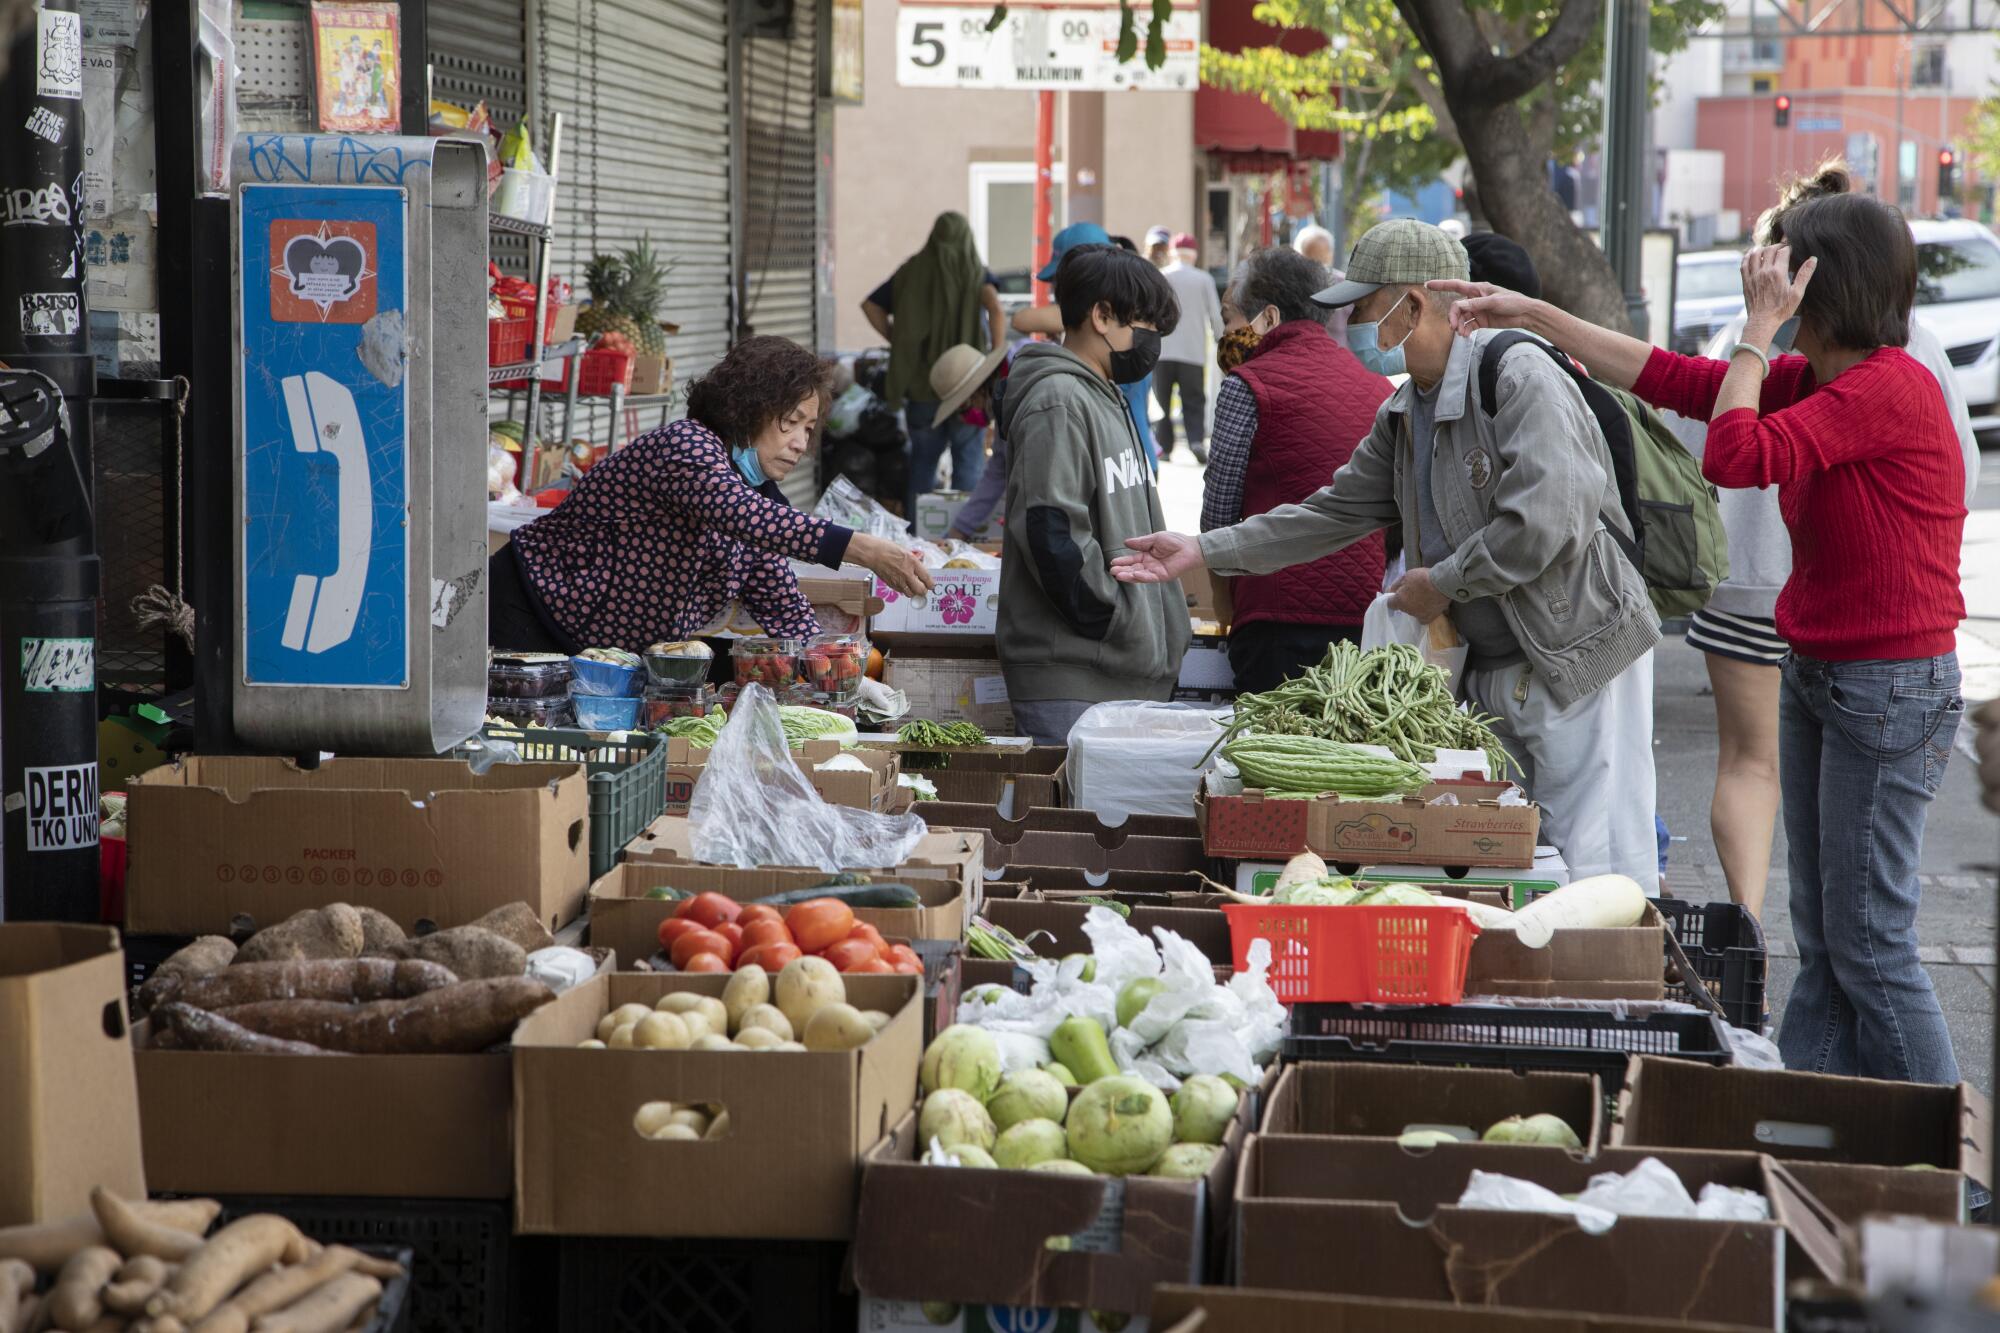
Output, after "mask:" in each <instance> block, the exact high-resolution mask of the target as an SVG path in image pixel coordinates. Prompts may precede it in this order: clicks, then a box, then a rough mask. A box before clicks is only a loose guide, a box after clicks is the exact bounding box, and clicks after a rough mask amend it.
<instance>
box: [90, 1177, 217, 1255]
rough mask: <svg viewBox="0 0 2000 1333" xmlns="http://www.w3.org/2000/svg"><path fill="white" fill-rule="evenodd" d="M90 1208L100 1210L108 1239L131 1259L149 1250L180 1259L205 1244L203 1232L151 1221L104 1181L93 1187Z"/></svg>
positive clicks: (100, 1222)
mask: <svg viewBox="0 0 2000 1333" xmlns="http://www.w3.org/2000/svg"><path fill="white" fill-rule="evenodd" d="M90 1208H91V1211H92V1212H94V1213H96V1214H97V1221H98V1225H100V1226H102V1227H103V1228H104V1238H105V1240H107V1241H108V1242H110V1244H112V1245H113V1246H115V1247H116V1248H117V1250H118V1252H119V1253H120V1254H122V1255H124V1256H125V1257H126V1258H128V1259H131V1258H136V1257H138V1256H139V1255H142V1254H150V1255H152V1256H153V1257H154V1258H156V1259H165V1260H166V1261H167V1262H169V1263H179V1262H180V1261H181V1260H183V1259H185V1258H187V1257H188V1256H189V1255H190V1254H193V1253H194V1252H195V1251H196V1250H198V1249H200V1248H201V1247H202V1244H203V1242H202V1239H201V1237H200V1236H194V1235H190V1234H188V1233H187V1232H185V1231H177V1230H175V1229H174V1228H172V1227H163V1226H161V1225H159V1224H158V1223H157V1222H148V1221H147V1220H146V1219H145V1218H143V1217H141V1216H140V1215H139V1214H138V1213H137V1212H135V1211H134V1210H133V1208H132V1206H131V1205H130V1204H128V1203H126V1202H125V1200H123V1199H121V1198H119V1197H118V1196H117V1195H116V1194H113V1193H112V1192H111V1191H110V1190H108V1189H105V1188H104V1186H102V1185H98V1186H96V1187H95V1188H93V1189H92V1190H91V1191H90ZM112 1267H114V1268H116V1267H117V1265H116V1264H114V1265H112Z"/></svg>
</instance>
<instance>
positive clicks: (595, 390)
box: [576, 347, 637, 398]
mask: <svg viewBox="0 0 2000 1333" xmlns="http://www.w3.org/2000/svg"><path fill="white" fill-rule="evenodd" d="M635 360H637V358H636V357H634V356H633V355H632V353H630V352H608V351H606V350H604V349H603V348H601V347H593V348H591V349H590V350H589V351H587V352H585V353H584V354H583V369H582V370H581V371H579V372H578V375H579V377H580V378H579V379H578V380H577V387H576V391H577V392H578V393H579V394H582V395H583V396H584V397H586V398H589V397H592V396H597V397H603V396H604V395H606V394H609V393H610V392H611V386H612V385H614V384H615V385H618V386H619V387H621V388H624V389H630V388H631V387H632V363H633V362H634V361H635Z"/></svg>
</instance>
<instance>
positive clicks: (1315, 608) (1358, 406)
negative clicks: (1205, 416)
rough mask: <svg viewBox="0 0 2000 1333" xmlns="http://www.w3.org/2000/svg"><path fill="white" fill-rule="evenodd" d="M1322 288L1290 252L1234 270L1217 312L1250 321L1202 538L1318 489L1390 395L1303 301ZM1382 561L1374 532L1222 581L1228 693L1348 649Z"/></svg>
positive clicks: (1225, 387)
mask: <svg viewBox="0 0 2000 1333" xmlns="http://www.w3.org/2000/svg"><path fill="white" fill-rule="evenodd" d="M1331 280H1332V279H1331V278H1330V277H1329V275H1328V273H1327V270H1326V269H1324V268H1322V267H1321V266H1320V265H1318V264H1315V263H1313V262H1312V261H1311V260H1310V259H1307V258H1306V257H1305V256H1304V255H1301V254H1299V253H1297V252H1296V251H1293V250H1289V249H1271V250H1262V251H1259V252H1258V253H1256V254H1254V255H1252V256H1251V257H1250V258H1249V259H1248V260H1246V261H1245V262H1244V264H1243V266H1242V267H1241V268H1240V269H1239V270H1238V271H1237V277H1236V281H1235V282H1234V283H1233V284H1232V285H1231V289H1230V293H1229V300H1228V302H1226V303H1225V304H1226V305H1233V306H1234V307H1235V309H1236V310H1238V311H1241V312H1243V314H1244V315H1249V316H1251V318H1250V320H1249V323H1248V325H1247V326H1245V327H1246V328H1247V330H1248V332H1249V336H1252V337H1255V339H1256V345H1255V346H1254V347H1253V348H1252V349H1251V351H1250V353H1249V356H1248V357H1247V358H1246V359H1245V360H1244V361H1243V362H1242V363H1240V364H1239V365H1237V367H1236V368H1235V370H1234V371H1233V372H1231V373H1230V374H1229V375H1227V376H1226V377H1225V378H1224V379H1223V381H1222V387H1221V389H1220V391H1219V392H1218V393H1217V394H1216V398H1215V430H1214V434H1213V438H1212V439H1211V441H1210V445H1209V456H1208V476H1207V482H1206V488H1205V490H1204V492H1203V496H1202V508H1201V527H1202V531H1204V532H1206V531H1208V530H1209V529H1211V528H1220V527H1227V526H1229V525H1230V524H1233V523H1236V522H1238V521H1240V520H1242V519H1246V518H1250V517H1252V516H1254V515H1257V514H1261V513H1263V512H1265V511H1266V510H1269V509H1276V508H1277V507H1278V506H1280V505H1287V504H1293V503H1296V502H1298V501H1300V500H1303V499H1305V498H1306V497H1307V496H1308V495H1311V494H1312V493H1313V492H1314V491H1316V490H1318V489H1319V488H1320V487H1322V486H1324V485H1326V484H1327V483H1328V482H1329V481H1331V480H1332V479H1333V474H1334V473H1335V472H1337V471H1339V470H1340V468H1341V465H1342V464H1344V463H1346V462H1347V459H1348V456H1349V455H1351V454H1352V453H1353V452H1354V448H1355V446H1356V445H1358V444H1360V443H1361V440H1362V437H1364V436H1365V435H1367V434H1368V432H1369V430H1370V428H1372V427H1373V426H1374V424H1375V413H1376V410H1377V409H1378V408H1380V407H1381V406H1382V403H1383V402H1384V401H1385V400H1386V399H1387V398H1388V397H1389V393H1390V390H1391V387H1392V386H1391V385H1390V383H1389V381H1388V380H1386V379H1384V378H1383V377H1382V376H1380V375H1376V374H1373V373H1371V372H1369V371H1367V370H1364V369H1362V367H1361V363H1360V362H1359V361H1357V360H1355V359H1354V354H1353V353H1352V352H1350V351H1348V350H1347V349H1346V348H1345V347H1343V346H1341V344H1340V343H1339V342H1338V341H1336V340H1335V339H1334V338H1333V337H1332V336H1331V335H1330V334H1329V333H1328V332H1327V319H1328V316H1329V315H1330V314H1331V313H1332V312H1330V311H1327V310H1322V309H1320V308H1319V307H1318V306H1316V305H1314V304H1313V303H1312V294H1313V293H1314V292H1316V291H1321V290H1323V289H1324V288H1325V287H1326V286H1327V285H1328V284H1329V283H1330V282H1331ZM1253 312H1254V313H1253ZM1231 337H1232V339H1233V340H1234V341H1236V342H1238V343H1240V342H1241V341H1244V340H1245V335H1243V334H1234V335H1231ZM1382 552H1383V540H1382V534H1381V533H1379V532H1378V533H1373V534H1371V535H1369V536H1368V537H1365V538H1363V539H1362V540H1360V541H1358V542H1356V543H1355V544H1354V545H1352V546H1350V547H1348V548H1347V549H1346V550H1343V551H1339V552H1336V553H1335V554H1333V555H1329V556H1325V557H1323V558H1321V559H1319V560H1315V561H1312V562H1311V563H1310V564H1304V565H1295V566H1293V567H1292V568H1290V569H1285V570H1280V571H1279V572H1278V573H1276V574H1267V575H1262V576H1259V577H1255V578H1239V579H1232V580H1231V581H1230V585H1231V587H1230V590H1231V594H1232V596H1233V599H1234V601H1235V606H1236V615H1235V619H1234V620H1233V621H1232V622H1231V626H1230V632H1229V664H1230V666H1231V668H1232V669H1233V670H1234V671H1235V673H1236V687H1237V688H1238V689H1239V690H1268V689H1270V688H1271V687H1272V686H1274V685H1276V684H1278V682H1280V681H1282V680H1284V679H1286V678H1287V677H1291V676H1296V675H1298V674H1299V673H1300V672H1301V671H1303V670H1304V669H1305V668H1306V667H1308V666H1312V665H1314V664H1316V663H1318V662H1319V661H1320V659H1321V658H1323V657H1325V656H1326V649H1327V645H1328V644H1330V643H1332V642H1333V641H1334V640H1336V639H1352V640H1357V641H1358V640H1359V639H1360V637H1361V619H1362V614H1363V613H1364V612H1365V611H1366V610H1367V609H1368V604H1369V602H1371V601H1373V600H1374V598H1375V594H1376V593H1377V592H1379V591H1381V587H1382V562H1383V554H1382Z"/></svg>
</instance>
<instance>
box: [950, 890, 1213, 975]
mask: <svg viewBox="0 0 2000 1333" xmlns="http://www.w3.org/2000/svg"><path fill="white" fill-rule="evenodd" d="M981 915H983V916H984V917H985V918H986V919H987V920H988V921H991V922H992V923H993V924H994V925H996V926H1005V927H1006V928H1007V929H1008V930H1010V931H1012V932H1013V933H1014V934H1015V935H1016V936H1018V937H1019V938H1021V939H1024V940H1025V939H1027V938H1028V936H1029V934H1031V933H1032V932H1035V931H1046V932H1047V933H1048V935H1049V936H1052V937H1053V939H1042V940H1036V941H1035V942H1034V948H1035V952H1036V953H1038V954H1040V955H1041V956H1042V957H1044V958H1060V957H1063V956H1064V955H1066V954H1073V953H1089V952H1090V937H1089V936H1088V935H1086V934H1084V933H1083V921H1084V918H1085V917H1087V916H1088V915H1090V907H1089V906H1088V905H1087V904H1084V903H1077V902H1044V901H1038V900H1035V899H1029V898H1012V899H1008V898H995V899H992V900H990V901H988V902H987V904H986V906H985V909H984V911H983V912H982V913H981ZM1127 924H1129V925H1130V926H1131V927H1132V928H1133V929H1134V930H1136V931H1138V932H1139V933H1140V934H1142V935H1144V936H1146V937H1147V938H1148V939H1152V938H1153V930H1154V928H1155V927H1164V928H1166V929H1167V930H1171V931H1173V932H1174V933H1175V934H1177V935H1180V936H1182V937H1183V938H1185V939H1186V940H1187V942H1188V943H1190V944H1192V945H1194V946H1195V948H1197V949H1200V950H1201V951H1202V953H1203V954H1204V955H1206V956H1207V958H1208V960H1209V961H1210V962H1212V963H1214V964H1215V965H1216V966H1217V967H1229V966H1230V965H1231V963H1232V961H1233V958H1234V954H1233V953H1232V952H1231V946H1230V938H1229V919H1228V918H1227V917H1225V916H1224V915H1223V914H1222V913H1221V912H1219V911H1217V910H1215V909H1214V908H1212V907H1134V908H1133V909H1132V915H1131V916H1130V917H1128V918H1127Z"/></svg>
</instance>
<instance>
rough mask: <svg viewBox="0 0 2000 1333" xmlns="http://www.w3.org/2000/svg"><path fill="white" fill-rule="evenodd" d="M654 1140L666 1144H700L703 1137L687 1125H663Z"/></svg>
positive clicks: (654, 1135)
mask: <svg viewBox="0 0 2000 1333" xmlns="http://www.w3.org/2000/svg"><path fill="white" fill-rule="evenodd" d="M653 1138H654V1139H655V1140H656V1141H659V1142H665V1143H700V1142H701V1135H699V1134H697V1133H695V1132H694V1131H693V1130H691V1129H689V1128H688V1127H687V1126H686V1125H662V1126H660V1128H659V1129H658V1130H657V1131H655V1132H654V1134H653Z"/></svg>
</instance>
